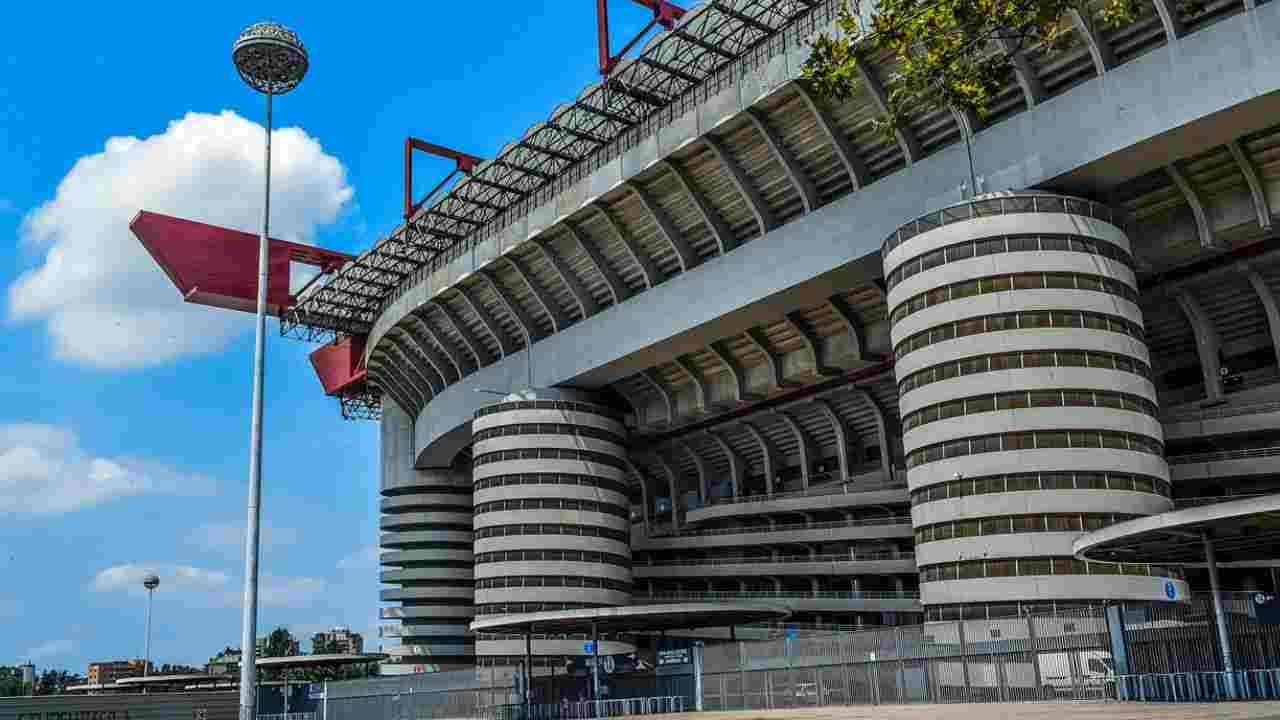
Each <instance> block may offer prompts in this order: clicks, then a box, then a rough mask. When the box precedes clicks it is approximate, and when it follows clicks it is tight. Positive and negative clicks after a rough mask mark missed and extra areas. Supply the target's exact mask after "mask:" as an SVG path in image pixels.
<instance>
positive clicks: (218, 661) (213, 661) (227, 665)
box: [204, 648, 240, 675]
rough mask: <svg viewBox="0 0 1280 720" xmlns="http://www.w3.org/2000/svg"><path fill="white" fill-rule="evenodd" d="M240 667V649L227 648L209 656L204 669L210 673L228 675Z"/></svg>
mask: <svg viewBox="0 0 1280 720" xmlns="http://www.w3.org/2000/svg"><path fill="white" fill-rule="evenodd" d="M239 667H240V651H239V650H232V649H230V648H227V649H226V650H223V651H222V652H220V653H218V654H217V655H215V656H213V657H211V658H209V662H208V663H207V664H205V666H204V671H205V672H207V673H209V674H210V675H229V674H231V673H233V672H235V671H236V670H237V669H238V668H239Z"/></svg>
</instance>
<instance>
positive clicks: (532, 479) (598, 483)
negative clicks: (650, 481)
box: [475, 473, 628, 495]
mask: <svg viewBox="0 0 1280 720" xmlns="http://www.w3.org/2000/svg"><path fill="white" fill-rule="evenodd" d="M517 485H570V486H575V485H576V486H578V487H589V488H596V489H598V490H612V491H614V492H617V493H621V494H623V495H626V494H627V492H628V489H627V486H626V484H625V483H621V482H618V481H617V480H610V479H609V478H602V477H596V476H594V475H575V474H573V473H515V474H512V475H495V476H493V477H487V478H484V479H483V480H477V481H476V484H475V489H476V490H477V491H479V490H492V489H494V488H502V487H514V486H517Z"/></svg>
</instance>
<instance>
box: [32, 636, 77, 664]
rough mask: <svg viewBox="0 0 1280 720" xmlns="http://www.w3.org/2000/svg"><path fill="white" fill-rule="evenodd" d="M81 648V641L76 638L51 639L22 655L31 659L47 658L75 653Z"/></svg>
mask: <svg viewBox="0 0 1280 720" xmlns="http://www.w3.org/2000/svg"><path fill="white" fill-rule="evenodd" d="M79 649H80V645H79V643H77V642H76V641H74V640H65V639H64V640H49V641H47V642H42V643H40V644H39V645H37V646H35V647H33V648H31V649H30V650H28V651H27V652H26V654H25V655H23V656H22V657H23V658H24V659H30V660H47V659H49V658H55V657H64V656H67V655H73V654H75V653H76V652H77V651H79Z"/></svg>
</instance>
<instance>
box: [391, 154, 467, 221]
mask: <svg viewBox="0 0 1280 720" xmlns="http://www.w3.org/2000/svg"><path fill="white" fill-rule="evenodd" d="M414 150H418V151H420V152H424V153H427V154H428V155H435V156H436V157H442V158H445V159H446V160H452V161H453V162H454V163H455V165H454V169H453V172H451V173H449V175H448V177H446V178H445V179H444V180H443V181H441V182H440V184H439V185H436V187H435V189H434V190H432V191H431V192H429V193H427V194H426V196H425V197H424V200H423V202H425V198H429V197H431V196H432V195H434V194H435V193H436V190H439V189H440V188H442V187H444V184H445V183H447V182H449V178H452V177H453V176H454V174H456V173H459V172H461V173H464V174H466V175H470V174H471V173H472V172H473V171H474V170H475V169H476V166H477V165H479V164H480V163H481V162H483V160H482V159H481V158H478V157H476V156H475V155H468V154H467V153H464V152H460V151H458V150H454V149H452V148H447V147H444V146H443V145H436V144H435V143H429V142H427V141H426V140H419V139H418V138H416V137H408V138H405V139H404V219H405V220H408V219H409V218H410V217H412V216H413V214H414V213H415V212H417V210H418V208H419V207H421V205H422V203H421V202H418V203H415V202H414V201H413V151H414Z"/></svg>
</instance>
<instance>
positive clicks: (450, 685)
mask: <svg viewBox="0 0 1280 720" xmlns="http://www.w3.org/2000/svg"><path fill="white" fill-rule="evenodd" d="M516 682H517V681H516V669H515V668H512V667H477V668H474V669H469V670H453V671H448V672H433V673H422V674H417V675H400V676H388V677H379V678H369V679H367V680H352V681H348V682H331V683H326V686H325V701H324V710H323V716H324V717H323V720H431V719H432V718H487V717H493V715H494V708H497V707H501V706H508V705H511V704H512V703H515V702H517V701H518V700H519V697H518V696H517V694H516Z"/></svg>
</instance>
